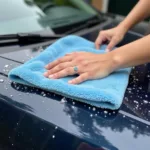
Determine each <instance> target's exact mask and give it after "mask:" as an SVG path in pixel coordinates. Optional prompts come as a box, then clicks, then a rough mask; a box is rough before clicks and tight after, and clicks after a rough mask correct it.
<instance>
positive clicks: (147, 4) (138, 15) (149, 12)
mask: <svg viewBox="0 0 150 150" xmlns="http://www.w3.org/2000/svg"><path fill="white" fill-rule="evenodd" d="M148 16H150V0H139V2H138V3H137V4H136V6H135V7H134V8H133V9H132V11H131V12H130V13H129V15H128V16H127V17H126V18H125V20H124V21H123V22H121V23H120V24H119V26H120V27H123V28H124V29H125V30H126V31H128V30H129V29H130V28H132V27H133V26H134V25H135V24H137V23H139V22H140V21H142V20H144V19H145V18H147V17H148Z"/></svg>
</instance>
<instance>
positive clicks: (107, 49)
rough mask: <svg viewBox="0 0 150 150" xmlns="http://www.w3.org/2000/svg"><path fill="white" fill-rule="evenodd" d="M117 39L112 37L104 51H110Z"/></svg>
mask: <svg viewBox="0 0 150 150" xmlns="http://www.w3.org/2000/svg"><path fill="white" fill-rule="evenodd" d="M118 42H119V40H118V39H117V38H116V37H113V38H112V40H111V41H110V43H109V44H108V46H107V48H106V51H107V52H110V51H111V50H112V49H113V48H114V47H115V46H116V45H117V44H118Z"/></svg>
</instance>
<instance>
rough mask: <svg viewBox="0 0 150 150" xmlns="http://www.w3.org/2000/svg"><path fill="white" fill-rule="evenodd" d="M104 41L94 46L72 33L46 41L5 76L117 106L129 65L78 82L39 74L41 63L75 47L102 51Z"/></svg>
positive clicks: (82, 99)
mask: <svg viewBox="0 0 150 150" xmlns="http://www.w3.org/2000/svg"><path fill="white" fill-rule="evenodd" d="M106 46H107V45H102V46H101V50H96V49H95V46H94V43H93V42H90V41H88V40H86V39H84V38H82V37H78V36H75V35H70V36H66V37H64V38H61V39H59V40H58V41H56V42H55V43H54V44H52V45H50V46H49V47H48V48H46V50H44V51H43V52H42V53H41V54H40V55H39V56H37V57H35V58H33V59H31V60H30V61H28V62H26V63H25V64H23V65H21V66H19V67H17V68H15V69H13V70H11V71H10V72H9V78H10V79H11V80H12V81H14V82H17V83H21V84H25V85H29V86H35V87H39V88H41V89H45V90H47V91H50V92H53V93H56V94H60V95H62V96H65V97H68V98H72V99H74V100H78V101H80V102H84V103H88V104H90V105H93V106H96V107H101V108H107V109H112V110H116V109H119V108H120V106H121V104H122V101H123V97H124V93H125V90H126V88H127V85H128V79H129V75H130V71H131V69H130V68H127V69H121V70H118V71H116V72H114V73H112V74H111V75H109V76H108V77H106V78H103V79H96V80H88V81H85V82H83V83H81V84H78V85H72V84H68V81H69V80H71V79H73V78H75V76H68V77H64V78H61V79H48V78H46V77H44V76H43V73H44V72H45V71H46V69H45V65H47V64H48V63H50V62H53V61H54V60H56V59H58V58H60V57H62V56H64V55H65V54H67V53H70V52H75V51H86V52H92V53H97V54H99V53H104V52H105V51H104V50H105V48H106Z"/></svg>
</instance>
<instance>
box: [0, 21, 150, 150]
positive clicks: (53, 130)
mask: <svg viewBox="0 0 150 150" xmlns="http://www.w3.org/2000/svg"><path fill="white" fill-rule="evenodd" d="M112 25H113V23H111V24H110V25H108V26H107V27H106V26H105V27H104V28H109V27H110V26H112ZM97 33H98V30H97V29H95V30H93V31H92V32H87V33H86V34H83V35H82V36H83V37H85V38H87V39H89V40H92V41H94V39H95V38H96V36H97ZM138 38H140V35H138V34H137V33H132V32H129V33H128V34H127V36H126V37H125V40H124V41H123V42H122V43H121V44H120V45H123V44H125V43H128V42H130V41H132V40H135V39H138ZM40 45H41V46H40V47H39V45H38V46H37V45H34V46H32V48H30V45H29V46H27V47H25V48H24V47H23V48H21V47H19V49H24V50H22V51H17V52H12V53H7V54H3V55H1V56H0V62H1V63H0V72H1V73H0V79H3V80H4V82H1V83H0V107H1V108H0V120H1V121H0V133H1V134H0V148H1V149H4V150H6V149H15V150H16V149H17V150H18V149H19V150H20V149H21V150H24V149H25V150H30V149H35V150H38V149H40V150H41V149H44V150H46V149H52V150H58V149H69V150H77V149H79V146H80V145H82V144H83V143H87V144H88V145H90V146H91V147H93V148H91V149H94V148H103V149H109V150H118V149H120V150H130V149H136V150H141V149H143V148H144V149H149V147H150V142H149V141H150V98H149V97H150V93H149V92H150V86H149V85H150V65H149V64H147V65H142V66H139V67H136V68H134V69H133V70H132V73H131V76H130V81H129V85H128V88H127V91H126V94H125V97H124V101H123V104H122V106H121V108H120V110H118V111H110V110H103V109H99V108H92V107H91V106H89V105H86V104H82V103H79V102H76V101H73V100H71V99H67V100H66V101H67V102H64V100H62V99H63V97H62V96H59V95H55V94H53V93H50V92H46V91H43V90H41V89H37V88H31V87H27V86H23V85H19V84H15V83H11V81H10V80H9V79H8V77H7V75H8V72H9V70H11V69H12V68H14V67H17V66H19V65H21V64H22V63H24V62H25V61H27V60H29V59H30V58H31V57H34V56H36V55H37V54H39V53H40V51H42V46H44V48H45V47H46V46H48V45H45V44H42V43H41V44H40ZM33 47H34V48H33ZM9 48H14V49H15V48H16V49H17V48H18V46H16V47H15V46H14V47H9ZM3 49H4V48H3ZM5 49H7V47H6V48H5ZM6 65H8V66H6Z"/></svg>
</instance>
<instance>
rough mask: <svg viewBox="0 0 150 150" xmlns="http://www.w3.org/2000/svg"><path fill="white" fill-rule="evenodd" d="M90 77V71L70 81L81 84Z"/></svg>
mask: <svg viewBox="0 0 150 150" xmlns="http://www.w3.org/2000/svg"><path fill="white" fill-rule="evenodd" d="M88 79H89V74H88V73H83V74H81V75H80V76H78V77H77V78H75V79H73V80H71V81H69V83H70V84H79V83H81V82H84V81H86V80H88Z"/></svg>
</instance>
